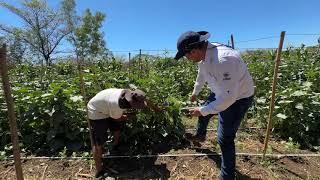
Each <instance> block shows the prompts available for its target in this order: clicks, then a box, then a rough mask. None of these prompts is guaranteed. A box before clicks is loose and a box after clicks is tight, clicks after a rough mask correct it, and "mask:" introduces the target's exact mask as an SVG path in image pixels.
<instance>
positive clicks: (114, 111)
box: [87, 88, 124, 120]
mask: <svg viewBox="0 0 320 180" xmlns="http://www.w3.org/2000/svg"><path fill="white" fill-rule="evenodd" d="M123 91H124V89H116V88H111V89H105V90H102V91H100V92H99V93H98V94H96V95H95V96H94V97H93V98H92V99H91V100H90V101H89V102H88V104H87V107H88V117H89V119H92V120H97V119H105V118H109V117H111V118H113V119H119V118H120V117H121V116H122V115H123V112H124V109H121V108H120V107H119V98H120V96H121V94H122V92H123Z"/></svg>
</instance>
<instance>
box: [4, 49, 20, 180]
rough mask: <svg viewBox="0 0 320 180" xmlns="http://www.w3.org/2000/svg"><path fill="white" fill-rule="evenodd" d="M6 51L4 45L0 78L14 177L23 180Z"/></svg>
mask: <svg viewBox="0 0 320 180" xmlns="http://www.w3.org/2000/svg"><path fill="white" fill-rule="evenodd" d="M6 57H7V50H6V45H5V44H4V45H3V46H2V48H0V70H1V77H2V85H3V90H4V95H5V99H6V103H7V108H8V118H9V125H10V134H11V141H12V146H13V158H14V166H15V169H16V176H17V179H18V180H23V173H22V167H21V160H20V147H19V138H18V128H17V119H16V115H15V112H14V111H15V110H14V102H13V98H12V93H11V88H10V82H9V77H8V66H7V58H6Z"/></svg>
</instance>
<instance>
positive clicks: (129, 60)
mask: <svg viewBox="0 0 320 180" xmlns="http://www.w3.org/2000/svg"><path fill="white" fill-rule="evenodd" d="M128 67H129V71H128V74H129V75H130V70H131V68H130V67H131V52H129V59H128Z"/></svg>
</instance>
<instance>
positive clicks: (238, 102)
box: [175, 31, 254, 179]
mask: <svg viewBox="0 0 320 180" xmlns="http://www.w3.org/2000/svg"><path fill="white" fill-rule="evenodd" d="M209 37H210V33H208V32H206V31H200V32H194V31H188V32H185V33H183V34H182V35H181V36H180V37H179V39H178V42H177V48H178V52H177V54H176V56H175V59H180V58H182V57H183V56H185V57H186V58H187V59H189V60H191V61H193V62H196V63H198V75H197V79H196V82H195V85H194V90H193V92H192V96H191V101H195V100H196V98H197V95H198V94H199V92H200V91H201V89H202V87H203V86H204V84H205V83H207V84H208V86H209V88H210V90H211V92H212V94H211V95H210V96H209V97H208V99H207V101H206V102H205V103H204V104H203V105H202V106H201V107H197V108H195V109H192V110H190V113H191V115H192V116H196V117H199V119H198V128H197V134H196V135H195V136H194V137H193V138H194V139H199V140H204V139H205V137H206V128H207V125H208V122H209V120H210V118H211V117H212V116H213V115H214V114H218V116H219V122H218V143H219V145H220V147H221V151H222V157H221V160H222V163H221V171H220V177H221V179H234V178H235V143H234V139H235V136H236V132H237V130H238V127H239V125H240V122H241V120H242V119H243V117H244V115H245V113H246V112H247V110H248V109H249V106H250V105H251V103H252V100H253V94H254V86H253V80H252V77H251V75H250V73H249V71H248V68H247V66H246V64H245V63H244V62H243V60H242V59H241V57H240V54H239V53H238V52H237V51H235V50H233V49H232V48H230V47H227V46H225V45H222V44H218V43H210V42H208V39H209Z"/></svg>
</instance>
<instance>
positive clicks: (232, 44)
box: [231, 34, 234, 49]
mask: <svg viewBox="0 0 320 180" xmlns="http://www.w3.org/2000/svg"><path fill="white" fill-rule="evenodd" d="M231 47H232V49H234V41H233V34H231Z"/></svg>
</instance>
